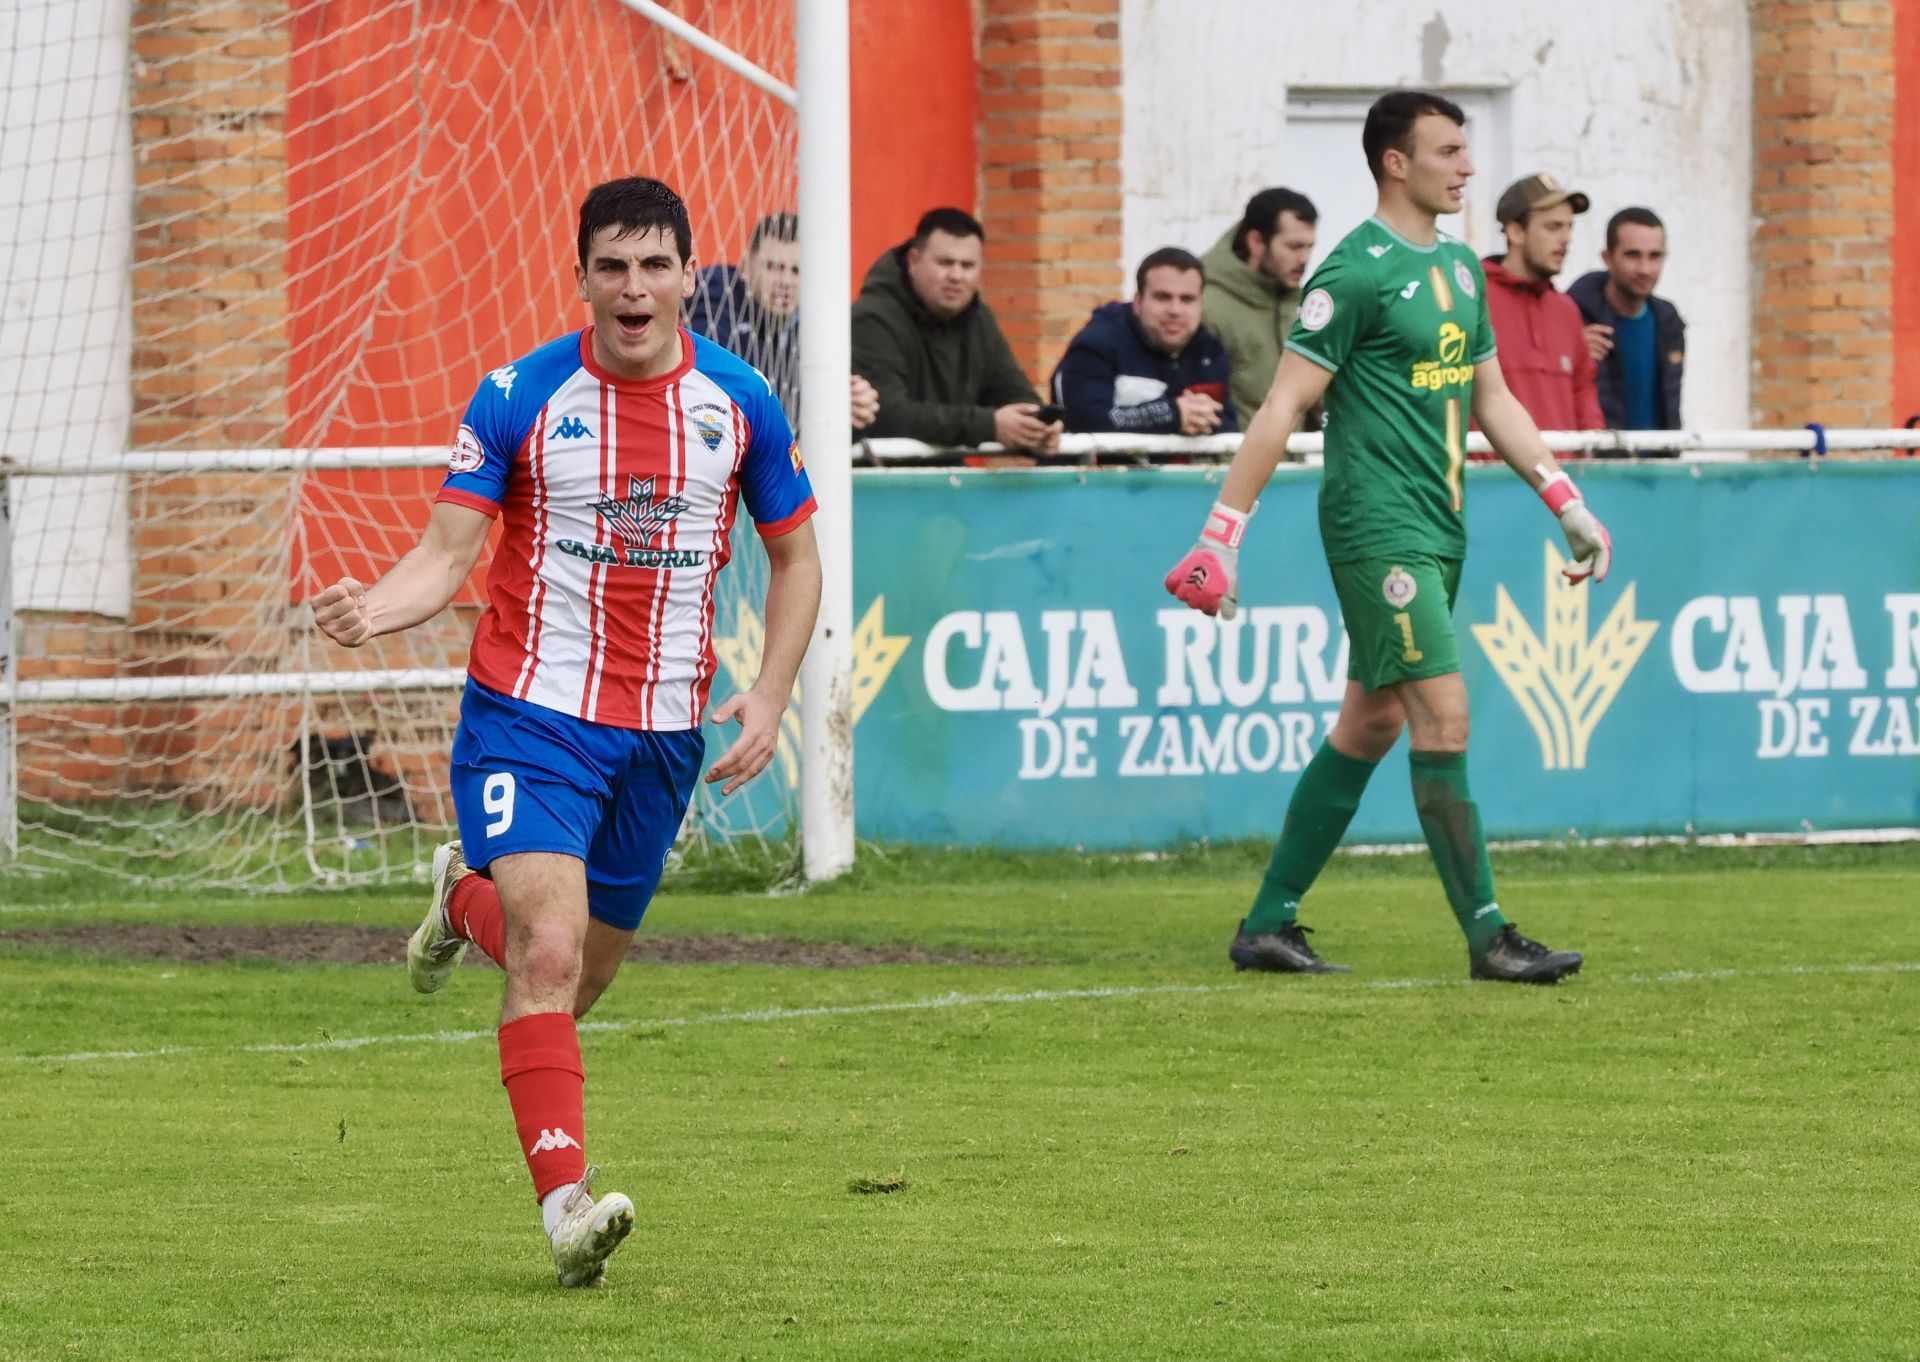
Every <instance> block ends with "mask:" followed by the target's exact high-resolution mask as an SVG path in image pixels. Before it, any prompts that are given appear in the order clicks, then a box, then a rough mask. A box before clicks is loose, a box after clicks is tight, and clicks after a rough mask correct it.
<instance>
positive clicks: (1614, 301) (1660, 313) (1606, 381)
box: [1567, 208, 1687, 430]
mask: <svg viewBox="0 0 1920 1362" xmlns="http://www.w3.org/2000/svg"><path fill="white" fill-rule="evenodd" d="M1600 259H1601V261H1602V262H1603V263H1604V264H1605V265H1606V268H1605V269H1604V270H1595V271H1593V273H1591V274H1583V275H1581V276H1580V278H1579V279H1577V280H1575V281H1574V285H1573V287H1572V288H1570V289H1568V290H1567V296H1568V297H1569V298H1571V299H1573V301H1574V302H1575V303H1576V304H1577V305H1578V306H1579V308H1580V315H1581V316H1582V317H1583V318H1585V319H1586V322H1587V345H1588V348H1589V349H1590V350H1591V351H1592V353H1593V357H1594V359H1595V360H1596V361H1597V362H1598V363H1599V366H1600V371H1599V374H1598V387H1599V390H1600V407H1601V410H1603V411H1604V412H1606V414H1607V425H1608V426H1610V427H1611V428H1613V429H1614V430H1679V429H1680V380H1681V378H1682V376H1683V375H1684V373H1685V370H1686V363H1687V324H1686V323H1685V322H1684V321H1682V320H1681V319H1680V310H1679V309H1678V308H1676V307H1675V306H1674V305H1673V304H1672V303H1670V302H1668V301H1667V300H1666V299H1665V298H1658V297H1655V296H1654V292H1653V291H1654V289H1655V288H1657V287H1659V284H1660V271H1661V270H1662V269H1663V268H1664V267H1665V266H1666V263H1667V229H1666V227H1665V225H1664V224H1662V223H1661V221H1660V219H1659V218H1658V217H1656V216H1654V214H1653V212H1652V211H1651V210H1650V209H1646V208H1622V209H1621V210H1620V211H1619V212H1617V213H1615V214H1614V215H1613V217H1612V218H1611V219H1610V220H1609V221H1608V222H1607V249H1606V250H1604V251H1603V252H1601V254H1600Z"/></svg>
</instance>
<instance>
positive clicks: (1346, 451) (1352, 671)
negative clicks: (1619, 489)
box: [1167, 91, 1612, 984]
mask: <svg viewBox="0 0 1920 1362" xmlns="http://www.w3.org/2000/svg"><path fill="white" fill-rule="evenodd" d="M1465 122H1466V116H1465V115H1464V114H1463V113H1461V111H1460V109H1459V108H1458V107H1457V106H1456V105H1454V104H1452V103H1450V102H1449V101H1447V100H1445V99H1442V98H1440V97H1439V96H1437V95H1431V94H1423V93H1420V92H1417V91H1396V92H1394V93H1391V94H1387V95H1382V96H1381V97H1380V98H1379V99H1378V100H1376V101H1375V102H1374V105H1373V107H1372V108H1371V109H1369V110H1368V111H1367V121H1366V127H1365V130H1364V131H1363V133H1362V135H1361V142H1362V145H1363V146H1364V147H1365V149H1366V154H1367V165H1368V168H1369V169H1371V170H1372V172H1373V178H1374V181H1375V183H1376V184H1377V185H1378V186H1379V191H1380V196H1379V206H1378V208H1377V209H1376V210H1375V213H1374V216H1373V217H1372V218H1371V219H1369V220H1368V221H1367V222H1364V223H1362V224H1361V225H1360V226H1359V227H1357V228H1355V229H1354V230H1353V231H1352V232H1350V233H1348V235H1347V236H1346V238H1345V239H1344V240H1343V241H1341V243H1340V244H1339V245H1338V246H1337V247H1335V249H1334V251H1333V253H1332V254H1331V255H1330V256H1328V257H1327V260H1326V263H1324V264H1323V265H1321V266H1320V268H1319V270H1318V271H1317V272H1316V273H1315V274H1314V276H1313V278H1312V279H1311V280H1310V281H1309V287H1308V292H1307V296H1306V297H1305V298H1304V299H1303V300H1302V301H1301V307H1300V318H1299V321H1298V322H1297V323H1296V324H1295V326H1294V330H1293V334H1292V336H1291V338H1290V339H1289V340H1288V342H1287V352H1286V355H1285V356H1284V358H1283V359H1282V360H1281V363H1280V367H1279V369H1278V371H1277V372H1276V373H1275V374H1274V379H1273V386H1272V388H1271V389H1269V390H1268V393H1267V398H1266V401H1265V402H1264V403H1263V404H1262V405H1261V407H1260V410H1259V412H1258V413H1257V414H1256V415H1255V416H1254V419H1253V421H1252V422H1251V423H1250V424H1249V425H1248V427H1247V433H1246V436H1245V438H1244V439H1243V440H1242V441H1241V444H1240V450H1239V453H1237V454H1236V455H1234V459H1233V466H1232V468H1231V469H1230V470H1229V471H1228V473H1227V478H1226V482H1225V485H1224V486H1223V487H1222V488H1221V491H1220V500H1219V501H1218V502H1217V503H1216V504H1215V505H1214V508H1213V510H1212V512H1211V513H1210V514H1209V515H1208V517H1207V523H1206V526H1205V528H1204V529H1203V530H1202V531H1201V535H1200V542H1199V543H1198V544H1196V545H1195V546H1194V548H1193V550H1192V551H1191V552H1189V553H1188V554H1187V556H1186V557H1185V558H1183V559H1181V560H1180V562H1179V564H1178V565H1177V566H1175V568H1174V569H1173V571H1172V572H1170V573H1169V574H1168V575H1167V589H1168V590H1169V591H1171V592H1172V593H1173V594H1174V595H1175V596H1177V597H1179V598H1180V599H1181V600H1182V601H1184V602H1185V603H1186V604H1188V605H1190V606H1192V607H1194V608H1195V609H1198V610H1201V611H1204V612H1205V613H1207V614H1209V615H1213V614H1218V615H1221V616H1222V617H1225V618H1231V616H1232V614H1233V612H1234V608H1235V596H1236V592H1237V577H1238V570H1239V549H1240V542H1241V538H1242V536H1243V535H1244V534H1245V533H1246V529H1247V521H1248V520H1249V518H1250V517H1251V516H1252V515H1253V511H1254V505H1255V499H1256V498H1257V497H1258V496H1259V495H1260V492H1261V489H1262V488H1264V487H1265V486H1266V484H1267V480H1268V479H1269V478H1271V477H1272V476H1273V469H1274V465H1275V464H1277V463H1278V462H1279V460H1280V459H1281V457H1282V455H1283V454H1284V452H1285V448H1286V440H1287V433H1288V432H1289V431H1291V430H1292V429H1293V428H1294V426H1295V424H1296V423H1297V422H1298V420H1299V418H1300V414H1301V413H1302V412H1304V411H1305V410H1307V408H1309V407H1310V406H1312V405H1313V404H1314V403H1315V402H1317V401H1321V400H1322V399H1323V398H1324V400H1325V403H1326V412H1327V442H1326V470H1325V476H1324V479H1323V481H1322V483H1321V488H1320V535H1321V539H1322V540H1323V542H1324V545H1325V548H1326V554H1327V563H1328V566H1329V567H1330V569H1331V571H1332V574H1333V584H1334V590H1335V593H1336V594H1337V595H1338V596H1339V598H1340V608H1341V611H1342V613H1343V614H1344V615H1345V617H1346V627H1347V634H1348V636H1349V639H1350V641H1351V645H1352V651H1351V655H1350V656H1351V660H1350V665H1349V669H1348V679H1347V690H1346V695H1345V697H1344V698H1343V699H1342V701H1341V704H1340V715H1339V719H1338V721H1337V722H1336V723H1335V724H1334V727H1333V731H1332V732H1331V733H1330V734H1329V735H1328V737H1327V741H1325V742H1324V743H1322V744H1321V745H1320V749H1319V751H1318V752H1316V753H1315V754H1314V757H1313V760H1312V761H1311V762H1310V763H1309V764H1308V766H1307V769H1306V770H1305V772H1303V773H1302V774H1301V777H1300V783H1299V785H1298V786H1297V787H1296V788H1295V789H1294V792H1293V799H1292V801H1291V802H1290V803H1289V804H1288V806H1287V816H1286V822H1285V824H1284V825H1283V826H1282V829H1281V834H1280V841H1279V844H1278V845H1277V846H1275V848H1274V851H1273V858H1272V861H1271V863H1270V864H1269V865H1268V867H1267V873H1266V877H1265V879H1264V880H1263V882H1262V884H1261V886H1260V891H1259V894H1258V895H1257V897H1256V898H1255V899H1254V902H1253V909H1252V911H1251V912H1250V913H1249V914H1248V915H1247V917H1246V919H1245V920H1244V921H1243V922H1242V923H1241V925H1240V930H1239V932H1238V933H1237V934H1236V935H1235V937H1234V939H1233V943H1232V945H1231V947H1229V950H1228V955H1229V956H1230V958H1231V959H1232V960H1233V962H1234V964H1235V965H1236V966H1237V967H1238V968H1240V969H1254V970H1272V971H1292V972H1304V973H1313V974H1325V973H1331V972H1335V971H1345V970H1346V969H1347V966H1344V965H1332V964H1328V963H1327V962H1326V961H1325V960H1323V959H1321V958H1320V956H1319V954H1318V953H1316V952H1315V951H1314V949H1313V947H1312V946H1311V945H1309V944H1308V942H1307V939H1306V935H1305V934H1306V932H1307V931H1308V929H1307V928H1306V927H1303V926H1301V925H1300V923H1299V921H1298V914H1299V907H1300V900H1301V898H1302V897H1303V896H1304V895H1305V894H1306V892H1307V890H1308V888H1309V887H1311V886H1312V884H1313V882H1314V880H1315V879H1316V878H1317V877H1318V875H1319V874H1320V871H1321V868H1322V867H1323V866H1325V865H1326V863H1327V858H1328V857H1330V856H1331V855H1332V854H1333V850H1334V848H1335V847H1336V846H1338V845H1339V843H1340V838H1341V836H1342V835H1343V834H1344V833H1345V832H1346V829H1347V824H1348V823H1350V822H1351V821H1352V819H1353V815H1354V812H1355V810H1356V809H1357V808H1358V807H1359V804H1360V796H1361V793H1362V792H1363V791H1364V790H1365V789H1366V787H1367V780H1368V778H1369V777H1370V776H1371V775H1372V774H1373V770H1374V767H1375V766H1376V765H1377V764H1378V763H1379V761H1380V759H1381V758H1382V757H1384V756H1385V755H1386V754H1387V751H1388V749H1390V748H1391V747H1392V746H1393V744H1394V743H1395V742H1396V741H1398V739H1399V737H1400V730H1401V729H1402V728H1403V727H1405V728H1408V729H1410V730H1411V731H1412V739H1411V742H1412V751H1411V752H1410V753H1409V765H1410V766H1411V767H1412V773H1413V801H1414V806H1415V808H1416V809H1417V810H1418V811H1419V815H1420V826H1421V829H1422V831H1423V832H1425V834H1426V839H1427V846H1428V847H1429V848H1430V849H1431V850H1432V852H1433V859H1434V863H1435V864H1436V865H1437V866H1438V867H1439V870H1440V880H1441V883H1442V884H1443V885H1445V887H1446V892H1447V901H1448V902H1449V904H1451V905H1452V908H1453V912H1454V916H1455V917H1457V918H1458V919H1459V922H1460V928H1461V930H1462V931H1463V932H1465V933H1466V937H1467V950H1468V955H1469V957H1470V960H1471V969H1472V975H1473V977H1474V978H1476V979H1498V980H1508V981H1514V982H1523V983H1543V984H1544V983H1552V982H1554V981H1556V980H1558V979H1560V978H1562V977H1564V976H1565V975H1568V974H1572V973H1574V972H1575V971H1576V970H1578V969H1579V968H1580V963H1581V957H1580V956H1579V954H1578V953H1576V952H1573V951H1555V950H1549V949H1548V948H1546V947H1545V946H1542V945H1541V944H1539V943H1538V942H1535V941H1530V940H1528V939H1527V938H1526V937H1524V936H1522V935H1521V934H1520V933H1519V931H1518V930H1517V929H1516V928H1515V927H1514V926H1513V924H1512V923H1510V922H1508V921H1507V920H1506V918H1505V916H1504V915H1502V913H1501V911H1500V905H1499V904H1498V903H1497V902H1496V901H1495V898H1494V890H1493V871H1492V868H1491V866H1490V865H1489V863H1488V860H1487V844H1486V837H1485V834H1484V833H1483V832H1482V831H1481V828H1480V812H1479V808H1478V806H1477V805H1475V803H1474V801H1473V795H1472V793H1471V791H1470V790H1469V788H1468V785H1467V691H1466V686H1465V685H1464V684H1463V683H1462V681H1461V679H1460V653H1459V646H1458V643H1457V641H1456V639H1455V635H1454V628H1453V617H1452V610H1453V600H1454V593H1455V592H1456V590H1457V589H1458V588H1459V584H1460V564H1461V560H1462V559H1463V557H1464V556H1465V554H1466V546H1467V541H1466V519H1465V514H1464V510H1465V487H1464V485H1463V482H1462V477H1461V471H1462V466H1463V464H1464V462H1465V455H1466V432H1467V417H1468V414H1469V412H1471V414H1472V416H1473V418H1474V419H1475V420H1477V421H1478V422H1479V423H1480V428H1481V429H1482V430H1483V431H1485V432H1486V434H1487V438H1488V439H1489V440H1491V441H1492V442H1493V447H1494V449H1495V450H1496V451H1497V452H1498V453H1499V455H1500V457H1501V458H1502V459H1503V460H1504V461H1505V462H1506V464H1507V466H1508V467H1510V468H1512V469H1513V470H1514V472H1516V473H1518V474H1519V475H1520V476H1521V477H1523V478H1525V479H1526V480H1527V481H1528V483H1529V484H1530V485H1532V486H1533V487H1534V489H1535V490H1536V491H1538V492H1539V494H1540V498H1541V500H1542V501H1544V502H1546V504H1547V507H1548V509H1549V510H1551V511H1553V512H1554V514H1555V515H1557V516H1558V517H1559V520H1560V528H1561V529H1562V531H1563V532H1564V533H1565V534H1566V538H1567V544H1568V546H1569V547H1570V548H1571V550H1572V558H1573V562H1572V563H1571V565H1570V566H1569V567H1568V568H1567V570H1566V571H1567V576H1568V577H1569V578H1571V579H1573V580H1576V581H1579V580H1584V579H1585V578H1587V577H1592V578H1593V579H1594V580H1596V581H1604V580H1605V579H1606V575H1607V566H1608V562H1609V559H1610V557H1611V554H1612V546H1611V543H1610V541H1609V540H1608V538H1607V532H1606V530H1605V529H1603V528H1602V527H1601V525H1600V522H1599V521H1598V520H1596V519H1595V518H1594V516H1593V513H1592V512H1591V511H1589V510H1588V509H1587V507H1586V504H1585V503H1584V502H1583V501H1582V500H1581V498H1580V493H1579V492H1578V490H1576V489H1575V487H1574V485H1573V482H1572V480H1571V479H1569V478H1568V477H1567V475H1566V474H1565V473H1563V472H1561V471H1560V467H1559V465H1558V464H1557V463H1556V462H1555V460H1554V458H1553V456H1552V455H1551V454H1549V453H1548V452H1547V448H1546V445H1545V444H1544V443H1542V441H1541V439H1540V432H1539V431H1538V430H1537V429H1535V427H1534V424H1533V421H1532V419H1531V418H1529V417H1528V415H1527V413H1526V411H1525V410H1524V409H1523V408H1522V407H1521V405H1520V403H1519V402H1518V401H1517V400H1516V399H1515V398H1514V396H1513V394H1512V393H1510V392H1509V391H1508V390H1507V385H1506V382H1505V380H1503V379H1502V378H1501V376H1500V362H1499V360H1497V359H1496V358H1495V357H1494V339H1493V331H1492V328H1491V327H1490V326H1489V324H1488V321H1487V296H1486V295H1487V290H1486V280H1485V278H1484V276H1483V275H1482V274H1481V271H1480V262H1479V260H1478V259H1477V258H1476V257H1475V255H1474V254H1473V252H1472V251H1470V250H1468V249H1467V248H1466V247H1465V246H1464V245H1462V244H1461V243H1460V242H1458V241H1455V240H1453V239H1452V238H1451V237H1448V236H1445V235H1443V234H1442V233H1441V232H1440V231H1439V230H1438V228H1437V227H1436V225H1435V221H1434V220H1435V219H1436V218H1437V217H1438V216H1439V215H1440V214H1442V213H1454V212H1458V211H1459V210H1460V204H1461V197H1462V193H1463V191H1464V190H1465V188H1466V183H1467V179H1468V177H1469V176H1471V175H1472V174H1473V163H1472V161H1470V160H1469V159H1468V157H1467V140H1466V135H1465V132H1464V130H1463V125H1464V124H1465Z"/></svg>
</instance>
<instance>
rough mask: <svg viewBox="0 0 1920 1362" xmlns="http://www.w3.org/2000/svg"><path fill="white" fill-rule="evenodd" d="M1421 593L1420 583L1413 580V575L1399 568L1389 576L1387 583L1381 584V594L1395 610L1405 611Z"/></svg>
mask: <svg viewBox="0 0 1920 1362" xmlns="http://www.w3.org/2000/svg"><path fill="white" fill-rule="evenodd" d="M1419 591H1420V583H1418V582H1416V581H1414V580H1413V574H1412V573H1411V572H1408V571H1407V570H1406V569H1405V568H1403V567H1399V566H1396V567H1395V568H1394V569H1393V571H1392V572H1389V573H1388V574H1387V580H1386V581H1384V582H1382V583H1380V594H1381V595H1382V596H1384V597H1386V599H1387V604H1388V605H1390V606H1392V607H1393V608H1394V609H1395V610H1404V609H1405V608H1406V606H1407V603H1408V602H1409V601H1411V600H1412V599H1413V598H1414V597H1415V596H1416V595H1418V594H1419Z"/></svg>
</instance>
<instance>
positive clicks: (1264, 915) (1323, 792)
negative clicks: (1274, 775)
mask: <svg viewBox="0 0 1920 1362" xmlns="http://www.w3.org/2000/svg"><path fill="white" fill-rule="evenodd" d="M1379 764H1380V763H1379V762H1377V761H1362V760H1360V758H1358V757H1350V756H1348V755H1346V753H1344V752H1339V751H1335V750H1334V746H1333V744H1332V743H1330V742H1323V743H1321V744H1320V750H1319V751H1318V752H1315V753H1314V754H1313V760H1312V761H1310V762H1308V763H1307V769H1306V770H1305V771H1303V772H1301V773H1300V783H1299V784H1298V785H1296V786H1294V787H1293V798H1292V799H1290V800H1288V801H1287V821H1286V822H1285V823H1282V824H1281V825H1280V840H1279V842H1277V843H1276V844H1275V845H1274V848H1273V859H1272V860H1270V861H1268V862H1267V874H1266V878H1265V879H1263V880H1262V881H1261V882H1260V892H1259V893H1258V894H1257V895H1255V897H1254V900H1253V910H1252V911H1251V912H1249V913H1248V914H1247V916H1246V920H1245V921H1244V922H1242V923H1241V924H1240V930H1241V931H1243V932H1248V933H1252V934H1254V935H1258V934H1261V933H1264V932H1277V931H1280V930H1281V929H1282V928H1285V927H1290V926H1292V925H1293V920H1294V918H1295V917H1296V916H1297V915H1298V914H1299V912H1300V900H1301V899H1302V898H1304V897H1305V896H1306V892H1307V890H1308V889H1309V888H1311V887H1312V885H1313V882H1314V880H1316V879H1318V878H1319V876H1320V871H1321V869H1322V868H1323V867H1325V865H1326V863H1327V858H1328V857H1329V856H1331V855H1333V849H1334V848H1335V847H1337V846H1339V845H1340V839H1341V838H1342V837H1344V836H1345V835H1346V832H1347V824H1349V823H1351V822H1352V821H1353V814H1354V810H1356V809H1358V808H1359V807H1360V796H1361V795H1362V794H1363V793H1365V791H1366V788H1367V777H1369V776H1371V775H1372V774H1373V768H1374V767H1376V766H1378V765H1379Z"/></svg>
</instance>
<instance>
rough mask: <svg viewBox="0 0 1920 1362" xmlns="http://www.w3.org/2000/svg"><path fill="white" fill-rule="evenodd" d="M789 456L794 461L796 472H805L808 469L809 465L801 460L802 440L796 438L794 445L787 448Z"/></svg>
mask: <svg viewBox="0 0 1920 1362" xmlns="http://www.w3.org/2000/svg"><path fill="white" fill-rule="evenodd" d="M787 458H788V459H790V460H791V461H792V463H793V471H794V472H796V473H804V472H806V471H807V466H806V465H805V464H803V463H801V462H800V442H799V441H798V440H795V441H794V442H793V445H792V447H791V448H789V449H788V450H787Z"/></svg>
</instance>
